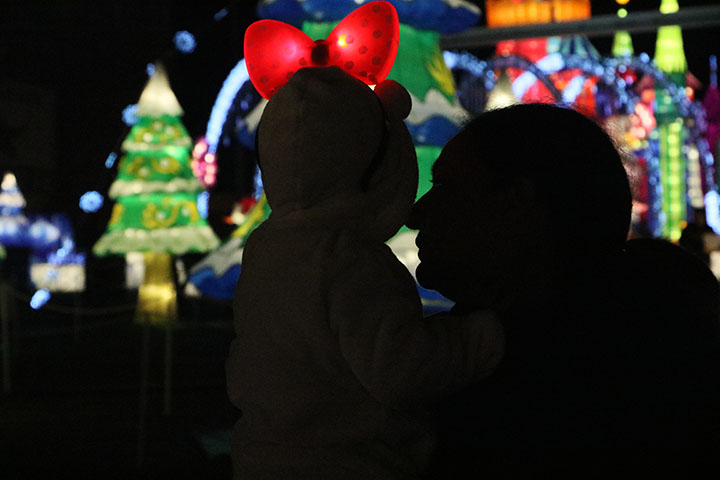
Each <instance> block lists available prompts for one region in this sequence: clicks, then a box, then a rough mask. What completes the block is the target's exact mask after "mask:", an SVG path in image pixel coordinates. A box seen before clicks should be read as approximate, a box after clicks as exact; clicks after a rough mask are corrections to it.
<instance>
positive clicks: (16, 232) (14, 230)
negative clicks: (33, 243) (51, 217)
mask: <svg viewBox="0 0 720 480" xmlns="http://www.w3.org/2000/svg"><path fill="white" fill-rule="evenodd" d="M24 209H25V197H23V194H22V192H21V191H20V189H19V188H18V185H17V180H16V179H15V175H13V174H12V173H10V172H6V173H5V175H4V176H3V179H2V182H1V183H0V244H2V245H5V246H6V247H25V246H27V241H28V239H27V235H28V227H29V225H30V222H29V221H28V219H27V217H26V216H25V215H24V214H23V210H24Z"/></svg>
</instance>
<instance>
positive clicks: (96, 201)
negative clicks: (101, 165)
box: [80, 190, 105, 213]
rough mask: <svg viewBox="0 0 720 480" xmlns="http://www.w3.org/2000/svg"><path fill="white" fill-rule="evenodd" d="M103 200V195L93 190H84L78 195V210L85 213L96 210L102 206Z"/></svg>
mask: <svg viewBox="0 0 720 480" xmlns="http://www.w3.org/2000/svg"><path fill="white" fill-rule="evenodd" d="M104 200H105V199H104V198H103V196H102V195H101V194H100V193H99V192H96V191H95V190H92V191H90V192H85V193H83V194H82V196H81V197H80V210H82V211H83V212H85V213H91V212H97V211H98V210H100V208H101V207H102V206H103V202H104Z"/></svg>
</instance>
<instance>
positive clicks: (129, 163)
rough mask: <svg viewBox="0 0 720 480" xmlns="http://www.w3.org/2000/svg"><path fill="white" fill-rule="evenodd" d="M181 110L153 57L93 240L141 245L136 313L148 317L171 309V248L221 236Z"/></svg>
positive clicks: (188, 248) (107, 250)
mask: <svg viewBox="0 0 720 480" xmlns="http://www.w3.org/2000/svg"><path fill="white" fill-rule="evenodd" d="M182 113H183V111H182V109H181V107H180V104H179V103H178V101H177V98H176V97H175V94H174V93H173V92H172V90H171V89H170V84H169V82H168V79H167V74H166V73H165V70H164V68H163V67H162V65H157V66H156V68H155V71H154V73H153V74H152V76H151V77H150V79H149V80H148V82H147V85H146V86H145V89H144V90H143V92H142V94H141V96H140V100H139V102H138V106H137V116H138V121H137V123H136V124H135V125H134V126H133V127H132V129H131V130H130V133H129V134H128V136H127V138H126V139H125V141H124V142H123V144H122V149H123V151H124V152H125V154H124V156H123V157H122V158H121V159H120V163H119V167H118V175H117V178H116V180H115V181H114V182H113V184H112V185H111V187H110V193H109V195H110V197H111V198H114V199H115V201H116V203H115V205H114V206H113V211H112V216H111V219H110V222H109V224H108V227H107V230H106V232H105V234H104V235H103V236H102V237H101V238H100V239H99V240H98V241H97V243H96V244H95V246H94V247H93V252H94V253H95V254H96V255H98V256H103V255H108V254H127V253H129V252H142V253H143V257H144V262H145V274H144V279H143V283H142V285H140V288H139V290H138V308H137V317H138V320H139V321H141V322H147V323H152V324H162V323H167V322H171V321H173V320H174V319H175V316H176V315H175V314H176V291H175V285H174V281H173V274H172V260H171V255H182V254H185V253H188V252H206V251H209V250H212V249H214V248H215V247H217V246H218V245H219V243H220V242H219V240H218V238H217V237H216V236H215V234H214V233H213V231H212V230H211V229H210V227H209V226H208V225H207V223H206V222H205V220H204V219H203V218H202V216H201V215H200V212H199V211H198V208H197V197H198V194H199V193H200V192H202V191H203V187H202V185H201V184H200V182H199V181H198V180H197V178H195V176H194V174H193V171H192V168H191V165H190V153H189V152H190V147H191V140H190V137H189V136H188V133H187V131H186V130H185V127H184V126H183V124H182V123H181V121H180V116H181V115H182Z"/></svg>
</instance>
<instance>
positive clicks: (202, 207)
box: [197, 192, 210, 218]
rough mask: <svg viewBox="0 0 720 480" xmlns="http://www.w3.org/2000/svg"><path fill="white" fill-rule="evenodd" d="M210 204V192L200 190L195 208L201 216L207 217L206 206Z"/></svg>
mask: <svg viewBox="0 0 720 480" xmlns="http://www.w3.org/2000/svg"><path fill="white" fill-rule="evenodd" d="M209 205H210V193H209V192H202V193H200V195H198V197H197V209H198V212H200V215H201V216H202V218H207V217H208V207H209Z"/></svg>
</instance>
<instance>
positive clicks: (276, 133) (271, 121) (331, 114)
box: [257, 67, 417, 240]
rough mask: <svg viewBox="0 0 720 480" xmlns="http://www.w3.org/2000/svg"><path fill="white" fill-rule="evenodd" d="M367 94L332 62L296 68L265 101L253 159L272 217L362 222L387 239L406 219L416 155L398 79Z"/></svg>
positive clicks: (414, 180) (367, 90)
mask: <svg viewBox="0 0 720 480" xmlns="http://www.w3.org/2000/svg"><path fill="white" fill-rule="evenodd" d="M375 90H376V91H375V92H373V90H371V89H370V88H369V87H368V86H367V85H365V84H364V83H363V82H361V81H360V80H357V79H355V78H353V77H351V76H350V75H348V74H346V73H345V72H343V71H342V70H340V69H339V68H337V67H328V68H321V67H312V68H303V69H300V70H298V71H297V73H295V74H294V75H293V76H292V77H291V78H290V80H289V81H288V83H287V84H286V85H285V86H283V87H282V88H281V89H280V90H279V91H278V92H277V93H276V94H275V95H274V96H273V97H272V99H271V100H270V101H269V102H268V104H267V106H266V107H265V110H264V112H263V115H262V118H261V120H260V124H259V126H258V141H257V143H258V158H259V165H260V169H261V171H262V178H263V183H264V186H265V193H266V195H267V199H268V204H269V205H270V207H271V208H272V211H273V213H272V215H273V217H272V218H276V219H277V218H280V217H282V216H286V215H293V216H294V217H298V216H299V215H300V216H303V219H304V221H307V220H308V215H315V217H318V218H322V219H323V221H325V222H327V223H328V224H331V225H335V226H337V225H338V223H340V222H350V223H352V224H354V225H358V224H361V225H362V226H363V229H364V231H365V232H366V233H367V234H368V235H371V236H374V237H378V238H381V239H382V240H386V239H387V238H389V237H390V236H392V235H393V234H394V233H395V232H396V231H397V229H398V228H400V227H401V226H402V222H403V221H404V220H405V218H407V215H408V213H409V210H410V208H411V207H412V203H413V200H414V198H415V192H416V190H417V160H416V157H415V150H414V147H413V144H412V139H411V137H410V134H409V133H408V131H407V128H406V127H405V125H404V123H403V119H404V118H405V117H406V116H407V115H408V113H409V112H410V106H411V104H410V96H409V94H408V93H407V91H406V90H405V89H404V88H403V87H402V86H401V85H400V84H398V83H396V82H393V81H391V80H386V81H384V82H381V83H380V84H379V85H378V86H377V87H376V89H375Z"/></svg>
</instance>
